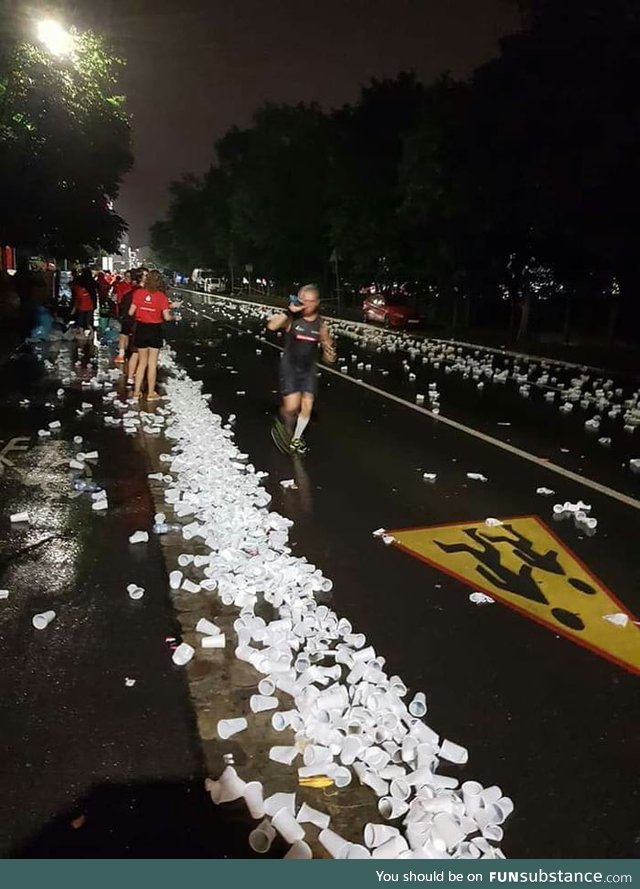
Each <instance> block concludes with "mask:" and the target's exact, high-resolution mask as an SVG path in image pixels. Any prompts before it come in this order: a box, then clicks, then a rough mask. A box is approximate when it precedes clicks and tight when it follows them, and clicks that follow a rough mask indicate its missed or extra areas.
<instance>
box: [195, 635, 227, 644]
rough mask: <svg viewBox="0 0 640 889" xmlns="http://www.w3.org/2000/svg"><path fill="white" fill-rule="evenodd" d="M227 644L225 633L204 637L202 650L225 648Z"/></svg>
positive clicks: (201, 641)
mask: <svg viewBox="0 0 640 889" xmlns="http://www.w3.org/2000/svg"><path fill="white" fill-rule="evenodd" d="M226 644H227V640H226V637H225V635H224V633H218V635H217V636H203V637H202V639H201V640H200V646H201V648H224V647H225V646H226Z"/></svg>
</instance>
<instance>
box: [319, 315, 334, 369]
mask: <svg viewBox="0 0 640 889" xmlns="http://www.w3.org/2000/svg"><path fill="white" fill-rule="evenodd" d="M320 346H321V347H322V357H323V358H324V360H325V361H326V362H327V364H334V363H335V360H336V347H335V345H334V342H333V337H332V336H331V334H330V333H329V328H328V327H327V325H326V324H322V325H321V326H320Z"/></svg>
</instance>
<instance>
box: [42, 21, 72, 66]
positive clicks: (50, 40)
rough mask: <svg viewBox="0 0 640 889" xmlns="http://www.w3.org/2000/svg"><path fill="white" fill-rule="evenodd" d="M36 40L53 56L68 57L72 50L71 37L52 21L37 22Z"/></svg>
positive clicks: (58, 24) (57, 23)
mask: <svg viewBox="0 0 640 889" xmlns="http://www.w3.org/2000/svg"><path fill="white" fill-rule="evenodd" d="M37 34H38V40H39V41H40V43H42V44H43V46H45V47H46V49H48V50H49V52H50V53H51V55H53V56H59V57H62V56H68V55H69V53H70V52H71V51H72V49H73V42H74V41H73V35H72V34H70V33H69V31H67V30H66V29H65V28H63V27H62V25H61V24H60V22H56V21H54V20H53V19H43V20H42V21H41V22H38V28H37Z"/></svg>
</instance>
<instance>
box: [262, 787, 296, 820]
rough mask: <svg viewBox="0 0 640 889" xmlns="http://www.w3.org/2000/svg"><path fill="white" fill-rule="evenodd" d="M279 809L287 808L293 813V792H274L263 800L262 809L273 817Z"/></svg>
mask: <svg viewBox="0 0 640 889" xmlns="http://www.w3.org/2000/svg"><path fill="white" fill-rule="evenodd" d="M280 809H289V811H290V812H291V814H292V815H293V814H294V812H295V809H296V795H295V793H274V794H272V795H271V796H269V797H267V799H266V800H265V801H264V810H265V812H266V813H267V815H269V817H271V818H272V817H273V816H274V815H275V814H276V812H279V811H280Z"/></svg>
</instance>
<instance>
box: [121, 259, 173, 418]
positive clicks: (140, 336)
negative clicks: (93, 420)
mask: <svg viewBox="0 0 640 889" xmlns="http://www.w3.org/2000/svg"><path fill="white" fill-rule="evenodd" d="M129 315H130V316H131V317H132V318H135V321H136V331H135V344H136V348H137V350H138V367H137V369H136V380H135V388H134V390H133V397H134V398H135V399H136V400H138V399H140V398H141V397H142V384H143V382H144V380H145V377H146V380H147V401H158V399H159V398H160V396H159V395H158V393H157V392H156V376H157V370H158V353H159V351H160V349H161V348H162V343H163V339H162V322H163V321H171V319H172V317H173V316H172V315H171V309H170V307H169V298H168V296H167V285H166V283H165V280H164V278H163V277H162V275H161V274H160V272H156V271H153V272H149V274H148V275H147V279H146V282H145V286H144V287H140V288H138V289H137V290H135V291H134V292H133V296H132V299H131V308H130V309H129Z"/></svg>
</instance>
